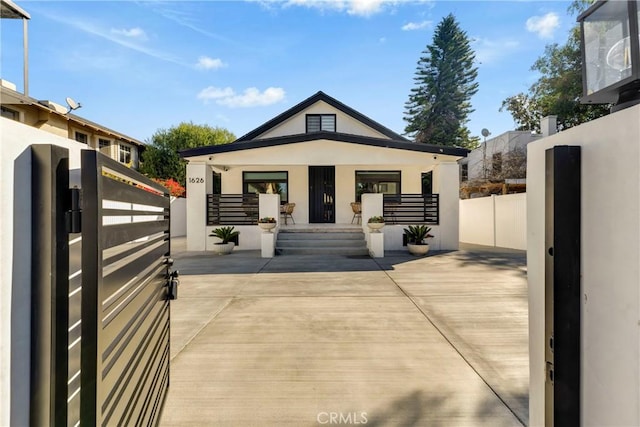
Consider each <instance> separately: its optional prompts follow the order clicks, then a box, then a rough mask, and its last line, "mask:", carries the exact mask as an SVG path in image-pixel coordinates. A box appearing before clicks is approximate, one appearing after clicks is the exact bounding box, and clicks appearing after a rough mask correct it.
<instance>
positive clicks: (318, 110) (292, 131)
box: [256, 101, 389, 139]
mask: <svg viewBox="0 0 640 427" xmlns="http://www.w3.org/2000/svg"><path fill="white" fill-rule="evenodd" d="M307 114H335V115H336V132H340V133H348V134H352V135H362V136H370V137H374V138H385V139H389V138H388V137H387V136H385V135H383V134H381V133H380V132H378V131H376V130H374V129H372V128H370V127H368V126H366V125H364V124H363V123H361V122H360V121H358V120H355V119H354V118H352V117H351V116H348V115H347V114H345V113H343V112H342V111H340V110H338V109H337V108H335V107H333V106H331V105H329V104H327V103H326V102H324V101H318V102H316V103H315V104H313V105H312V106H310V107H309V108H307V109H306V110H304V111H302V112H300V113H299V114H296V115H295V116H293V117H291V118H289V119H288V120H286V121H284V122H282V123H280V124H279V125H278V126H276V127H274V128H272V129H270V130H269V131H267V132H265V133H263V134H262V135H260V136H258V137H257V138H256V139H265V138H274V137H278V136H287V135H298V134H301V133H305V132H306V119H305V116H306V115H307Z"/></svg>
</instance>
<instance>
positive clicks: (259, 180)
mask: <svg viewBox="0 0 640 427" xmlns="http://www.w3.org/2000/svg"><path fill="white" fill-rule="evenodd" d="M242 192H243V193H245V194H250V193H256V194H260V193H262V194H279V195H280V203H286V202H288V201H289V173H288V172H243V174H242Z"/></svg>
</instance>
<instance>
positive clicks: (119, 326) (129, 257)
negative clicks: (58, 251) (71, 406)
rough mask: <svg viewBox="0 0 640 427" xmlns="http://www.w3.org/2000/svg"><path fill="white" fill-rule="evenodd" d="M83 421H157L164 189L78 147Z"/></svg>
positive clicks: (164, 370) (163, 377)
mask: <svg viewBox="0 0 640 427" xmlns="http://www.w3.org/2000/svg"><path fill="white" fill-rule="evenodd" d="M82 192H83V200H82V210H83V212H82V217H83V224H82V280H83V284H82V292H81V295H82V340H81V342H82V370H81V384H82V387H81V397H80V405H81V406H80V416H81V423H82V425H140V426H142V425H144V426H147V425H157V424H158V423H159V420H160V414H161V411H162V407H163V404H164V400H165V398H166V393H167V390H168V385H169V324H170V312H169V301H168V295H167V286H166V285H167V279H168V275H169V263H168V258H167V257H168V256H169V253H170V240H169V194H168V193H167V192H166V189H164V188H163V187H161V186H159V185H157V184H155V183H154V182H153V181H151V180H149V179H148V178H146V177H144V176H142V175H140V174H138V173H137V172H135V171H132V170H130V169H129V168H127V167H125V166H123V165H121V164H119V163H117V162H115V161H113V160H112V159H109V158H108V157H106V156H104V155H102V154H100V153H98V152H95V151H92V150H86V151H83V153H82Z"/></svg>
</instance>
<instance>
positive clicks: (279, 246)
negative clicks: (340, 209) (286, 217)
mask: <svg viewBox="0 0 640 427" xmlns="http://www.w3.org/2000/svg"><path fill="white" fill-rule="evenodd" d="M276 254H278V255H346V256H367V255H369V250H368V249H367V243H366V241H365V236H364V233H363V232H362V229H361V228H360V227H354V226H349V225H345V226H341V227H338V228H336V227H331V228H326V227H324V228H323V227H314V226H308V227H296V228H292V229H280V232H279V233H278V240H277V242H276Z"/></svg>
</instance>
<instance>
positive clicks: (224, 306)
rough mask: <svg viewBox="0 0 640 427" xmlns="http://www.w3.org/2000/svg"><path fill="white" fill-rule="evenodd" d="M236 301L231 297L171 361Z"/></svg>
mask: <svg viewBox="0 0 640 427" xmlns="http://www.w3.org/2000/svg"><path fill="white" fill-rule="evenodd" d="M235 299H236V297H231V298H229V301H227V302H226V304H224V305H223V306H222V307H220V309H219V310H218V311H216V312H215V313H214V314H213V316H211V318H209V319H208V320H207V321H206V322H205V323H204V324H203V325H202V327H201V328H200V329H198V331H197V332H196V333H195V334H193V336H192V337H191V338H190V339H189V341H187V342H186V343H184V345H183V346H182V348H181V349H180V350H179V351H178V352H177V353H176V354H175V355H174V356H173V357H172V358H171V360H174V359H175V358H177V357H178V356H179V355H180V354H181V353H182V352H183V351H184V349H185V348H187V347H188V346H189V344H191V341H193V340H194V339H196V337H197V336H198V335H200V333H201V332H202V331H203V330H204V328H206V327H207V326H209V324H210V323H211V322H213V320H215V319H216V317H218V316H219V315H220V313H222V312H223V311H224V310H225V309H226V308H227V307H229V304H231V303H232V302H233V301H234V300H235Z"/></svg>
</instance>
